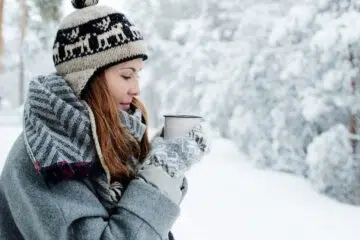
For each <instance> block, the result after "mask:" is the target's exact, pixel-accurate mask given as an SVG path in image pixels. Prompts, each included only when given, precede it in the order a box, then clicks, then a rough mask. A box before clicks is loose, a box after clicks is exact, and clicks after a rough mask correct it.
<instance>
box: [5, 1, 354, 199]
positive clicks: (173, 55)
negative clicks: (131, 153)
mask: <svg viewBox="0 0 360 240" xmlns="http://www.w3.org/2000/svg"><path fill="white" fill-rule="evenodd" d="M117 2H119V3H117ZM100 4H107V5H109V6H112V7H114V8H117V9H118V10H119V11H122V12H124V13H125V14H126V15H127V16H128V17H129V18H130V19H132V20H133V21H134V22H135V23H136V25H138V27H139V29H141V30H142V32H143V34H144V35H145V38H146V40H147V44H148V48H149V51H150V59H149V60H148V61H147V62H146V67H145V69H144V71H143V73H142V80H141V84H142V93H141V98H142V99H143V100H144V102H145V103H146V105H147V106H148V108H149V111H150V117H151V123H152V125H153V126H154V127H158V126H159V125H161V124H162V115H163V114H165V113H181V114H183V113H189V114H190V113H195V114H201V115H203V116H204V117H205V118H206V119H207V120H208V121H209V123H210V124H211V126H212V128H213V129H214V130H216V132H217V133H218V134H219V135H220V136H222V137H226V138H229V139H232V140H233V141H234V142H235V143H236V145H237V146H238V148H239V149H240V150H241V151H242V152H244V153H246V154H247V155H248V156H249V159H251V161H252V162H253V163H254V166H256V167H260V168H266V169H274V170H277V171H284V172H289V173H293V174H296V175H298V176H302V177H305V178H308V179H309V181H310V182H311V183H312V184H313V186H314V188H315V189H317V190H318V191H320V192H323V193H325V194H327V195H329V196H331V197H334V198H336V199H338V200H339V201H342V202H348V203H352V204H360V163H359V158H358V155H359V154H358V152H359V150H358V139H359V135H358V127H359V121H358V115H359V106H360V105H359V97H358V96H359V89H360V85H359V84H360V82H359V58H360V45H359V43H360V28H357V27H356V26H355V23H356V22H360V12H359V11H360V1H359V0H356V1H354V0H353V1H351V0H297V1H295V0H278V1H270V0H258V1H254V0H243V1H236V0H222V1H215V0H201V1H193V0H131V1H110V0H108V1H106V0H103V1H101V0H100ZM72 10H73V9H72V8H71V4H70V1H67V0H52V1H47V0H0V96H1V98H2V104H1V107H0V108H2V110H0V111H3V112H5V111H7V112H10V111H14V109H18V108H19V107H20V106H21V105H22V103H23V101H24V98H25V97H26V96H25V95H26V88H27V85H28V83H29V81H30V80H31V79H32V78H33V77H35V76H37V75H39V74H47V73H50V72H53V71H55V69H54V67H53V62H52V55H51V52H52V43H53V39H54V36H55V33H56V30H57V26H58V24H59V21H60V20H61V19H62V18H63V17H64V16H65V15H66V14H68V13H69V12H70V11H72ZM219 160H221V159H219Z"/></svg>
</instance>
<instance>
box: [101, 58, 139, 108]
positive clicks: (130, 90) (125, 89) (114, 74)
mask: <svg viewBox="0 0 360 240" xmlns="http://www.w3.org/2000/svg"><path fill="white" fill-rule="evenodd" d="M142 67H143V60H142V59H141V58H137V59H134V60H131V61H127V62H123V63H119V64H117V65H114V66H112V67H110V68H107V69H106V70H105V72H104V74H105V80H106V84H107V87H108V88H109V91H110V94H111V95H112V96H113V97H114V99H115V101H116V102H117V103H118V104H119V108H120V109H121V110H127V109H129V108H130V103H131V102H132V100H133V98H134V97H136V96H137V95H139V94H140V89H139V79H138V78H139V72H140V70H141V69H142Z"/></svg>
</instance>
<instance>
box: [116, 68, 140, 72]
mask: <svg viewBox="0 0 360 240" xmlns="http://www.w3.org/2000/svg"><path fill="white" fill-rule="evenodd" d="M119 69H122V70H124V69H131V70H132V71H133V72H136V69H135V68H133V67H124V68H119ZM141 70H142V68H140V69H139V71H141Z"/></svg>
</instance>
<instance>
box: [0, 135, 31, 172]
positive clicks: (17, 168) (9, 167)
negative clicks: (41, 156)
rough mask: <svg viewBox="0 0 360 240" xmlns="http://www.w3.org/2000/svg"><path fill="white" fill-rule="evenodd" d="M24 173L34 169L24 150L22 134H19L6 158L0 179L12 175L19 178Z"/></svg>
mask: <svg viewBox="0 0 360 240" xmlns="http://www.w3.org/2000/svg"><path fill="white" fill-rule="evenodd" d="M26 171H35V168H34V165H33V164H32V161H31V159H30V157H29V155H28V152H27V150H26V145H25V141H24V134H23V133H22V132H21V133H20V134H19V136H18V137H17V139H16V140H15V141H14V143H13V145H12V147H11V149H10V151H9V153H8V155H7V156H6V160H5V164H4V166H3V169H2V172H1V178H3V177H4V178H6V176H7V175H14V174H16V175H18V176H21V175H23V174H24V172H26Z"/></svg>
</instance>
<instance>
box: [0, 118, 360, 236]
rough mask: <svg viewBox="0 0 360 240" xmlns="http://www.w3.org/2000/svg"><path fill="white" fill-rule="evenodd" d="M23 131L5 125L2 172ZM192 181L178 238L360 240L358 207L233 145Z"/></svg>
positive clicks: (215, 150)
mask: <svg viewBox="0 0 360 240" xmlns="http://www.w3.org/2000/svg"><path fill="white" fill-rule="evenodd" d="M20 132H21V128H20V127H19V126H16V125H0V133H1V135H2V136H3V138H1V140H0V171H1V169H2V164H3V162H4V161H5V158H6V155H7V153H8V151H9V149H10V147H11V145H12V142H13V141H14V140H15V139H16V137H17V136H18V134H19V133H20ZM188 179H189V191H188V195H187V196H186V198H185V200H184V202H183V203H182V206H181V208H182V213H181V216H180V218H179V219H178V221H177V222H176V223H175V226H174V228H173V232H174V235H175V237H176V239H186V240H212V239H216V240H218V239H246V240H263V239H277V240H289V239H292V240H297V239H298V240H304V239H307V240H322V239H326V240H339V239H347V240H355V239H359V236H358V234H359V230H358V228H359V218H360V208H359V207H354V206H351V205H345V204H341V203H338V202H336V201H334V200H331V199H329V198H327V197H325V196H322V195H319V194H318V193H316V191H314V190H313V189H311V186H310V185H309V183H307V182H306V180H305V179H301V178H297V177H295V176H292V175H288V174H282V173H279V172H272V171H263V170H258V169H255V168H254V167H252V166H251V165H250V164H249V162H248V161H246V157H245V156H243V155H242V154H241V153H239V152H238V151H237V149H236V147H235V145H234V143H233V142H231V141H229V140H225V139H221V138H218V139H216V140H214V141H213V143H212V152H211V153H210V154H209V155H208V156H207V157H205V158H204V159H203V161H202V162H201V163H199V164H197V165H196V166H195V167H194V168H193V169H192V170H191V171H190V172H189V173H188Z"/></svg>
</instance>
